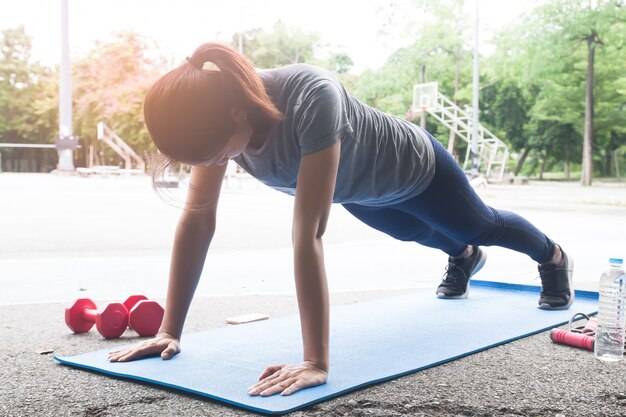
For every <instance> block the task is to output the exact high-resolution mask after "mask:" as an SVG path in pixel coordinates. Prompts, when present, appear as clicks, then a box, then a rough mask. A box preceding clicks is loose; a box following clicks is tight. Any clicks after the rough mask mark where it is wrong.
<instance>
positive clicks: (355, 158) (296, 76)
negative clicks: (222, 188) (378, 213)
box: [234, 64, 435, 206]
mask: <svg viewBox="0 0 626 417" xmlns="http://www.w3.org/2000/svg"><path fill="white" fill-rule="evenodd" d="M258 74H259V75H260V76H261V78H262V80H263V82H264V83H265V85H266V87H267V89H268V92H269V93H270V96H271V98H272V101H273V102H274V103H275V105H276V107H277V108H278V110H280V111H281V112H282V113H283V115H284V119H283V120H282V121H281V122H280V123H279V124H278V125H277V126H276V127H275V129H273V131H272V132H271V133H270V135H269V137H268V140H267V141H266V142H265V143H264V145H263V147H262V148H261V149H257V150H247V151H246V152H244V153H242V154H240V155H239V156H237V157H235V158H234V160H235V162H237V164H239V166H241V167H242V168H243V169H245V170H246V171H247V172H248V173H249V174H250V175H252V176H253V177H255V178H257V179H259V180H260V181H261V182H263V183H264V184H266V185H268V186H270V187H272V188H274V189H277V190H279V191H283V192H285V193H288V194H291V195H294V194H295V189H296V182H297V176H298V169H299V167H300V158H301V156H302V155H306V154H309V153H313V152H317V151H319V150H322V149H324V148H326V147H328V146H331V145H332V144H334V143H335V142H337V141H341V156H340V161H339V170H338V172H337V183H336V185H335V194H334V196H333V202H335V203H358V204H362V205H366V206H385V205H390V204H395V203H400V202H402V201H405V200H407V199H409V198H411V197H414V196H416V195H418V194H420V193H421V192H422V191H424V189H425V188H426V187H427V186H428V184H430V181H431V180H432V178H433V175H434V171H435V156H434V152H433V148H432V143H431V142H430V140H429V139H428V137H427V136H426V134H425V132H423V131H422V130H421V129H420V128H419V127H417V126H415V125H414V124H412V123H409V122H407V121H405V120H402V119H400V118H397V117H395V116H391V115H389V114H386V113H383V112H381V111H379V110H376V109H374V108H372V107H369V106H368V105H366V104H363V103H361V102H360V101H358V100H357V99H356V98H354V97H352V96H351V95H350V94H348V93H347V92H346V90H345V89H344V88H343V86H342V85H341V83H340V82H339V81H338V80H337V78H336V77H335V76H334V75H333V74H332V73H330V72H328V71H326V70H323V69H321V68H317V67H314V66H311V65H305V64H296V65H290V66H287V67H284V68H279V69H272V70H258Z"/></svg>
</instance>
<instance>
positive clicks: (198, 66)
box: [144, 43, 282, 168]
mask: <svg viewBox="0 0 626 417" xmlns="http://www.w3.org/2000/svg"><path fill="white" fill-rule="evenodd" d="M207 62H210V63H212V64H214V66H215V67H216V69H205V68H204V64H205V63H207ZM233 107H239V108H241V109H242V110H243V111H245V112H246V113H247V114H248V122H249V123H250V125H251V126H252V129H253V130H254V131H255V132H257V133H259V132H261V133H262V132H267V131H268V130H269V129H270V128H271V126H272V125H273V124H274V123H275V122H276V121H278V120H280V119H282V114H281V113H280V111H278V109H277V108H276V106H275V105H274V103H272V101H271V99H270V97H269V95H268V93H267V91H266V90H265V86H264V84H263V81H262V80H261V78H260V77H259V76H258V74H257V73H256V71H255V69H254V67H253V66H252V64H251V63H250V61H248V60H247V59H246V58H245V57H243V56H242V55H240V54H239V53H237V52H236V51H235V50H234V49H232V48H230V47H228V46H226V45H222V44H219V43H205V44H203V45H200V46H199V47H198V48H196V50H195V51H194V53H193V55H192V56H191V58H189V59H188V60H187V62H185V63H183V64H182V65H180V66H179V67H177V68H175V69H173V70H172V71H170V72H168V73H167V74H165V75H164V76H162V77H161V78H160V79H158V80H157V81H156V82H155V83H154V84H153V85H152V87H151V88H150V89H149V90H148V94H147V95H146V99H145V101H144V117H145V120H146V126H147V128H148V132H149V133H150V136H151V138H152V140H153V141H154V143H155V145H156V146H157V148H158V149H159V150H160V151H161V153H162V154H164V155H165V156H166V159H167V160H168V162H169V163H168V164H167V165H168V166H169V165H171V164H172V163H173V162H176V161H178V162H185V163H190V164H193V163H198V162H201V161H203V160H205V159H208V158H211V157H213V156H215V154H216V153H217V152H219V151H220V150H221V149H222V148H223V147H224V145H225V143H226V142H227V141H228V139H229V138H230V137H231V135H232V134H233V133H234V131H235V122H234V121H233V119H232V117H231V110H232V108H233ZM165 168H167V167H165Z"/></svg>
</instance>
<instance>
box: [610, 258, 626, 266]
mask: <svg viewBox="0 0 626 417" xmlns="http://www.w3.org/2000/svg"><path fill="white" fill-rule="evenodd" d="M609 263H610V264H617V265H622V264H623V263H624V260H623V259H622V258H609Z"/></svg>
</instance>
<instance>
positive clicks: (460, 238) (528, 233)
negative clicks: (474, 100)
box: [343, 135, 555, 264]
mask: <svg viewBox="0 0 626 417" xmlns="http://www.w3.org/2000/svg"><path fill="white" fill-rule="evenodd" d="M428 136H429V138H430V140H431V142H432V144H433V147H434V150H435V176H434V177H433V180H432V182H431V183H430V185H429V186H428V187H427V188H426V190H425V191H424V192H422V193H421V194H419V195H417V196H415V197H413V198H411V199H409V200H408V201H404V202H402V203H399V204H393V205H389V206H385V207H368V206H362V205H359V204H355V203H347V204H344V205H343V206H344V207H345V208H346V209H347V210H348V211H349V212H350V213H351V214H353V215H354V216H356V217H357V218H358V219H359V220H361V221H363V222H364V223H366V224H367V225H369V226H371V227H373V228H374V229H377V230H380V231H381V232H384V233H386V234H388V235H390V236H392V237H394V238H396V239H399V240H403V241H413V242H418V243H420V244H422V245H425V246H429V247H431V248H436V249H441V250H442V251H444V252H445V253H447V254H448V255H450V256H459V255H461V254H462V253H463V252H464V251H465V249H466V248H467V245H475V246H491V245H496V246H502V247H505V248H509V249H513V250H515V251H517V252H522V253H525V254H526V255H528V256H530V257H531V258H532V259H533V260H535V261H536V262H538V263H540V264H541V263H545V262H547V261H549V260H550V259H551V258H552V255H553V253H554V249H555V244H554V242H553V241H552V240H550V239H549V238H548V237H547V236H546V235H545V234H543V233H542V232H541V231H540V230H539V229H537V228H536V227H535V226H533V225H532V224H531V223H530V222H529V221H527V220H526V219H524V218H523V217H521V216H519V215H517V214H515V213H512V212H509V211H504V210H496V209H494V208H491V207H489V206H487V205H486V204H485V203H484V202H483V201H482V200H481V199H480V197H479V196H478V195H477V194H476V192H475V191H474V189H473V188H472V186H471V185H470V184H469V182H468V180H467V178H466V176H465V173H464V172H463V170H462V169H461V168H460V167H459V165H458V164H457V162H456V161H455V160H454V159H453V158H452V156H451V155H450V154H449V153H448V151H447V150H446V149H445V148H444V147H443V146H442V145H441V143H439V142H438V141H437V140H435V138H433V137H432V136H431V135H428Z"/></svg>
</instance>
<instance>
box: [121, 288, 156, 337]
mask: <svg viewBox="0 0 626 417" xmlns="http://www.w3.org/2000/svg"><path fill="white" fill-rule="evenodd" d="M124 306H125V307H126V308H127V309H128V327H130V328H131V329H133V330H134V331H136V332H137V334H138V335H139V336H154V335H155V334H157V332H158V331H159V328H160V327H161V322H162V321H163V314H164V313H165V311H164V310H163V307H161V305H160V304H159V303H157V302H156V301H152V300H148V297H146V296H144V295H131V296H130V297H128V298H127V299H126V301H124Z"/></svg>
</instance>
